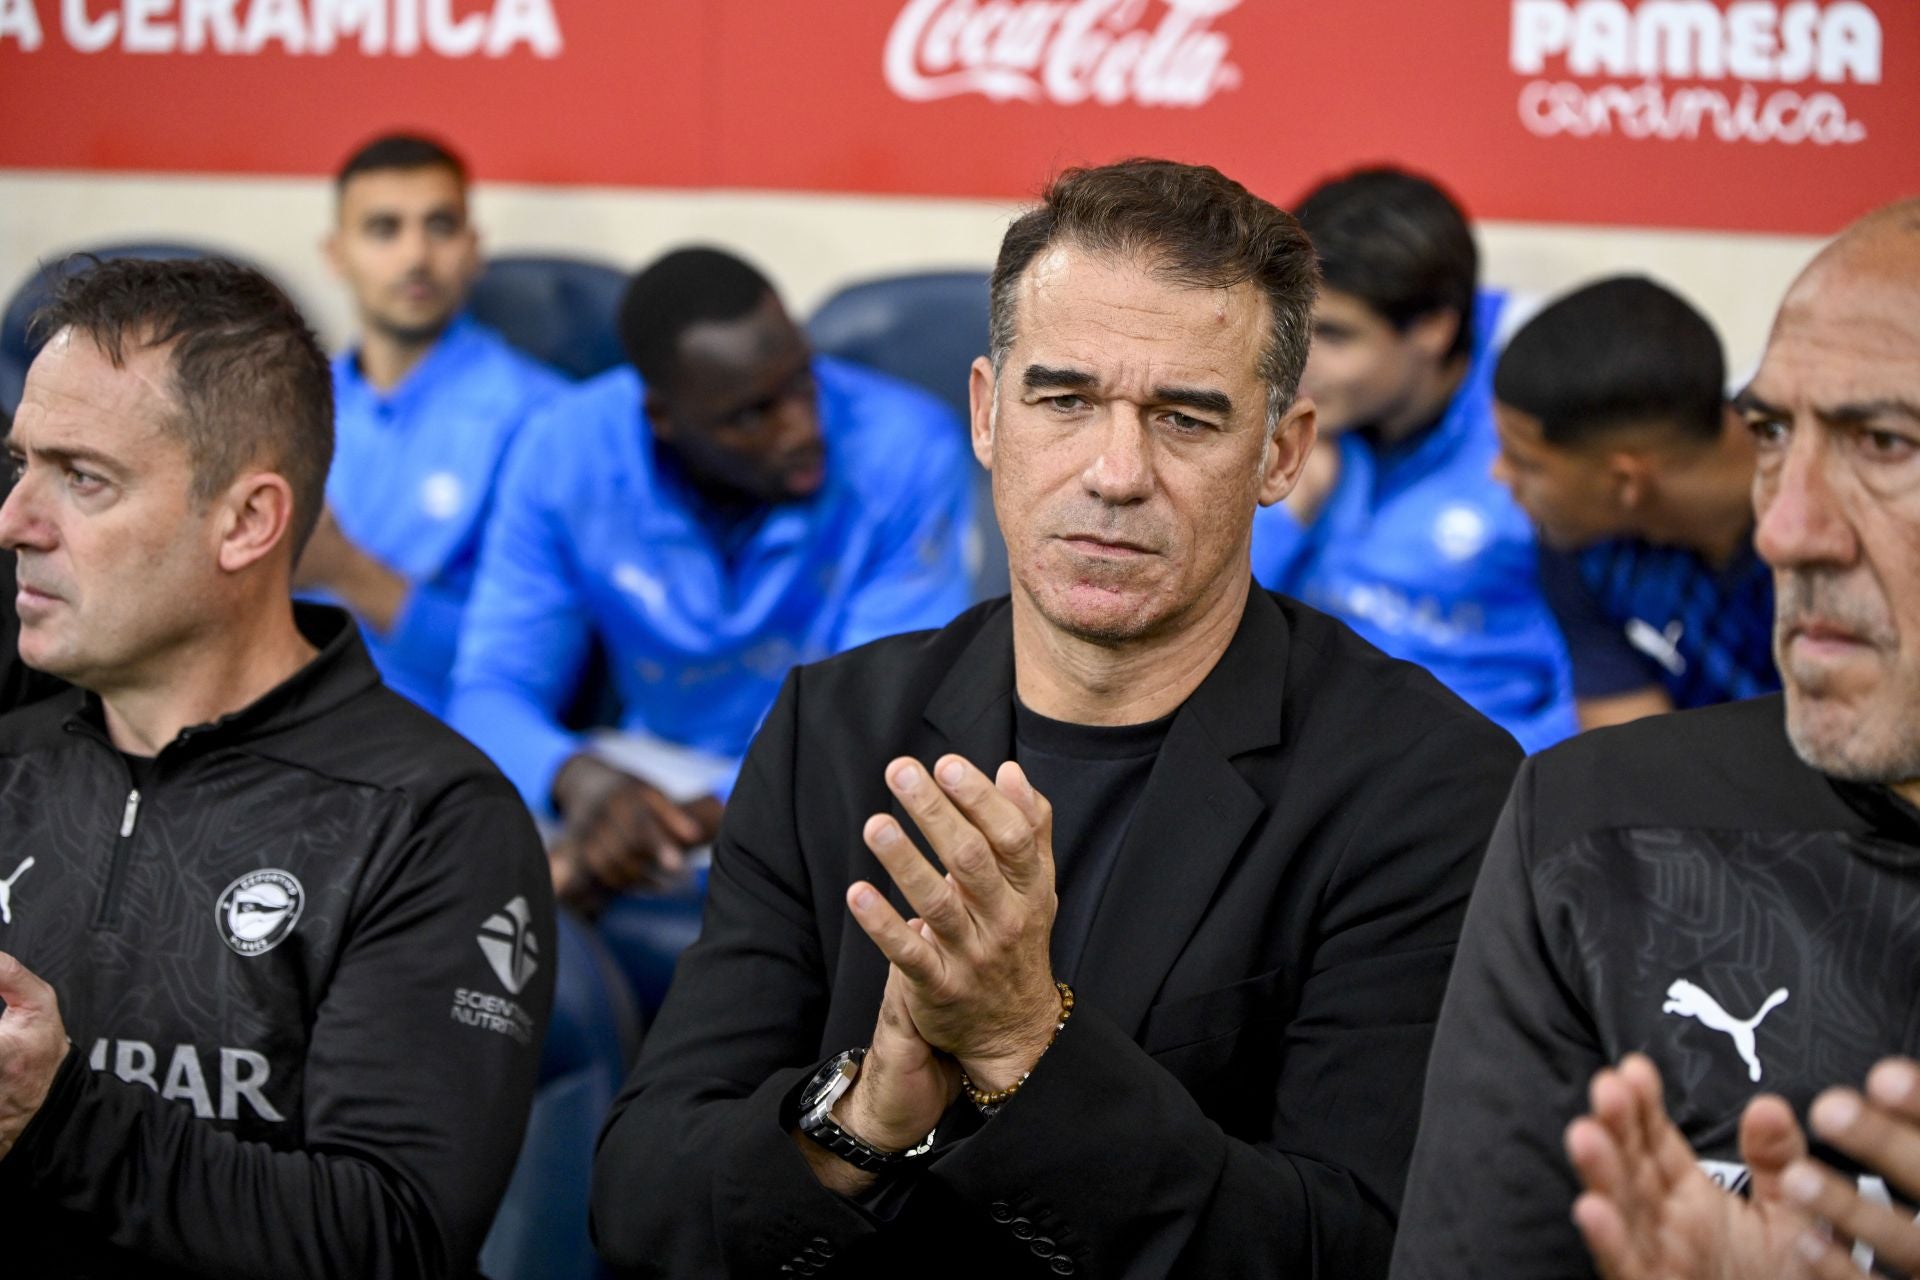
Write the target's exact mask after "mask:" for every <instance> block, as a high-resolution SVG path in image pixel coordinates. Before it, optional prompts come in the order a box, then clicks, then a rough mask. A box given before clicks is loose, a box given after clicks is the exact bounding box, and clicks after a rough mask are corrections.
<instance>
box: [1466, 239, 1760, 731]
mask: <svg viewBox="0 0 1920 1280" xmlns="http://www.w3.org/2000/svg"><path fill="white" fill-rule="evenodd" d="M1725 383H1726V362H1725V358H1724V357H1723V356H1722V354H1721V350H1720V338H1719V335H1718V334H1716V333H1715V332H1714V331H1713V326H1712V324H1710V323H1709V322H1708V321H1707V318H1706V317H1705V316H1703V315H1701V314H1700V313H1699V312H1698V311H1696V310H1695V309H1694V308H1693V307H1692V306H1691V305H1689V304H1688V303H1687V301H1686V300H1685V299H1683V298H1681V297H1679V296H1678V295H1676V294H1674V293H1673V292H1671V291H1670V290H1667V289H1665V288H1663V287H1661V286H1660V285H1658V284H1656V283H1654V282H1653V281H1651V280H1646V279H1642V278H1639V277H1634V276H1620V277H1615V278H1612V279H1607V280H1601V281H1598V282H1596V283H1594V284H1590V285H1587V286H1585V287H1584V288H1581V289H1577V290H1575V291H1574V292H1572V293H1570V294H1568V295H1567V296H1566V297H1564V298H1560V299H1558V300H1557V301H1555V302H1554V303H1553V304H1552V305H1551V306H1548V307H1546V308H1545V309H1543V310H1542V311H1541V312H1540V313H1539V314H1538V315H1536V316H1535V317H1533V319H1531V320H1529V321H1528V322H1527V323H1526V325H1525V326H1523V327H1522V328H1521V329H1520V330H1519V331H1518V332H1516V333H1515V334H1514V336H1513V342H1512V343H1511V344H1510V345H1509V346H1508V347H1507V349H1506V351H1505V352H1504V353H1502V355H1501V357H1500V367H1499V370H1498V371H1497V372H1496V373H1495V374H1494V394H1495V398H1496V405H1495V410H1496V413H1497V415H1498V421H1499V428H1500V441H1501V459H1500V465H1499V476H1500V478H1501V480H1502V481H1504V482H1505V483H1506V484H1507V485H1508V486H1509V487H1510V488H1511V489H1512V490H1513V494H1514V497H1515V498H1516V499H1517V500H1518V501H1519V503H1520V504H1521V505H1522V506H1523V507H1525V508H1526V510H1527V513H1528V514H1529V515H1530V516H1531V517H1532V518H1533V520H1534V523H1535V524H1536V525H1538V526H1539V530H1540V539H1541V543H1542V548H1541V577H1542V580H1543V582H1544V584H1545V587H1546V593H1547V599H1548V602H1549V603H1550V604H1551V605H1552V606H1553V609H1554V612H1555V614H1556V615H1557V616H1558V617H1559V621H1560V625H1561V629H1562V630H1563V631H1565V633H1566V636H1567V644H1568V647H1569V649H1570V650H1571V652H1572V655H1573V674H1574V695H1575V697H1576V698H1577V700H1578V706H1579V711H1580V722H1581V725H1582V726H1583V727H1585V728H1598V727H1600V726H1603V725H1609V724H1618V723H1621V722H1623V721H1626V720H1632V719H1637V718H1638V717H1640V716H1643V715H1653V714H1658V713H1660V712H1664V711H1671V710H1673V709H1675V708H1682V709H1684V708H1688V707H1703V706H1708V705H1710V704H1712V703H1716V702H1731V701H1738V700H1740V699H1744V698H1752V697H1758V696H1760V695H1763V694H1768V693H1776V692H1778V691H1779V689H1780V673H1779V671H1778V670H1777V669H1776V668H1775V666H1774V657H1773V612H1774V610H1773V577H1772V574H1771V573H1769V572H1768V570H1767V567H1766V565H1765V564H1764V563H1762V562H1761V560H1760V558H1759V557H1758V556H1757V555H1756V554H1755V551H1754V546H1753V511H1752V507H1751V504H1750V490H1751V487H1752V484H1753V468H1754V444H1753V435H1752V432H1750V431H1749V430H1748V429H1747V427H1746V425H1745V424H1744V423H1742V422H1741V421H1740V418H1739V416H1738V415H1737V414H1736V413H1734V412H1733V411H1732V410H1731V409H1729V407H1728V405H1727V403H1726V392H1725Z"/></svg>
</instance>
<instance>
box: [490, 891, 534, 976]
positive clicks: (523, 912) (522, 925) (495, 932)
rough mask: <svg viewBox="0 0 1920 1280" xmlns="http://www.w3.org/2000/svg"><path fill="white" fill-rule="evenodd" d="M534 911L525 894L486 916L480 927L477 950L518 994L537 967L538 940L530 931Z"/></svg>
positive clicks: (531, 930) (531, 929)
mask: <svg viewBox="0 0 1920 1280" xmlns="http://www.w3.org/2000/svg"><path fill="white" fill-rule="evenodd" d="M532 921H533V912H532V911H531V910H530V909H529V908H528V907H527V900H526V899H525V898H524V897H520V898H515V899H514V900H513V901H512V902H509V903H508V904H507V905H506V906H505V907H503V908H502V909H501V910H499V911H496V912H495V913H494V914H492V915H490V916H488V917H487V922H486V923H485V924H483V925H481V926H480V939H479V941H480V950H481V952H482V953H483V954H484V955H485V956H486V957H487V963H488V964H490V965H492V966H493V971H494V973H495V974H496V975H498V976H499V978H500V982H501V984H502V985H503V986H505V987H506V989H507V990H508V991H509V992H511V993H513V994H514V995H516V996H517V995H519V994H520V992H521V991H522V990H524V989H525V987H526V985H527V980H528V979H529V978H531V977H533V973H534V970H536V969H538V968H539V967H540V962H539V955H540V939H539V937H538V936H537V935H535V933H534V932H533V924H532Z"/></svg>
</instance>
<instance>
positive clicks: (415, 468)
mask: <svg viewBox="0 0 1920 1280" xmlns="http://www.w3.org/2000/svg"><path fill="white" fill-rule="evenodd" d="M334 193H335V212H336V214H337V217H338V223H337V225H336V226H335V227H334V229H333V231H332V233H331V234H330V235H328V237H327V241H326V253H327V261H328V263H329V264H330V265H331V266H332V267H333V270H334V273H335V274H336V275H338V276H339V277H340V279H341V281H342V282H343V283H344V284H346V286H347V287H348V289H350V290H351V291H352V293H353V302H354V309H355V311H356V312H357V313H358V317H359V321H360V339H359V341H358V342H357V343H356V344H355V345H354V346H353V347H352V348H351V349H350V350H347V351H344V352H342V353H340V355H338V356H336V357H335V358H334V361H333V398H334V438H335V440H336V442H337V448H336V450H335V452H334V459H333V471H332V473H331V474H330V475H329V476H328V477H327V511H326V513H325V514H324V515H323V516H322V517H321V520H320V523H319V524H318V525H317V526H316V527H315V529H314V535H313V538H312V539H311V540H310V541H309V542H308V544H307V549H306V552H305V553H304V554H303V555H302V556H301V558H300V565H299V569H298V573H297V575H296V578H295V583H296V585H297V586H299V587H300V588H301V589H303V590H305V591H309V592H314V593H320V594H324V595H327V596H330V597H332V598H333V599H335V600H337V601H338V602H339V603H341V604H344V605H346V606H347V607H348V608H349V609H351V610H352V611H353V613H354V616H355V617H357V618H358V619H359V620H360V625H361V628H362V630H363V631H364V632H365V634H366V637H367V648H368V650H369V651H370V652H371V653H372V654H373V657H374V661H375V662H377V663H378V664H379V665H380V672H381V674H382V675H383V676H384V677H385V678H386V681H387V683H388V684H389V685H390V686H391V687H392V688H393V689H395V690H396V691H397V692H400V693H403V694H405V695H406V696H407V697H409V698H412V699H413V700H414V701H415V702H417V703H419V704H420V705H421V706H423V707H425V708H426V709H427V710H429V711H431V712H433V713H434V714H436V715H439V714H442V713H443V712H444V711H445V710H446V701H447V692H448V682H449V680H450V678H451V676H452V674H453V656H454V649H455V646H456V645H457V644H458V643H459V639H460V617H461V613H462V611H463V610H464V609H465V607H466V602H467V594H468V592H470V591H471V590H472V589H473V575H474V568H475V565H476V563H477V562H478V560H479V557H480V535H481V531H482V530H483V529H484V528H485V525H486V515H487V512H488V510H489V509H490V508H491V506H492V502H493V490H494V483H495V479H496V477H497V476H498V475H499V471H500V462H501V459H502V458H503V457H505V456H506V451H507V446H508V445H509V444H511V443H512V442H513V437H514V435H515V434H516V433H517V432H518V431H519V429H520V426H521V424H522V423H523V422H525V421H526V418H527V415H528V414H529V413H530V412H531V411H532V410H533V409H534V408H536V407H537V406H539V405H540V404H541V403H543V402H544V401H546V400H547V399H549V398H551V397H552V396H553V395H554V394H555V393H556V392H558V391H559V390H560V389H561V388H562V387H564V386H565V385H566V382H565V380H564V379H563V378H561V376H560V375H559V374H557V373H555V372H554V371H553V370H551V369H548V368H547V367H546V366H545V365H542V364H540V363H539V362H537V361H535V360H533V359H532V358H531V357H529V356H527V355H524V354H522V353H521V352H519V351H516V350H515V349H514V348H513V347H511V346H508V345H507V341H506V339H505V338H502V337H501V336H500V335H499V334H498V333H495V332H494V331H493V330H492V329H489V328H487V327H486V326H485V325H483V324H481V323H480V322H479V321H478V320H475V319H474V318H473V317H472V316H470V315H466V314H464V312H463V308H464V307H465V305H466V299H467V290H468V289H469V287H471V285H472V284H473V282H474V280H475V278H476V277H477V276H478V275H479V272H480V237H479V235H478V233H477V232H476V231H475V230H474V226H473V223H472V221H471V220H470V219H469V218H468V213H467V169H466V165H465V164H464V163H462V161H461V160H460V157H458V156H457V155H455V154H454V153H453V152H452V151H450V150H448V149H447V147H446V146H445V145H443V144H442V143H439V142H436V141H434V140H433V139H431V138H423V137H417V136H414V135H411V134H388V135H386V136H384V137H380V138H375V139H374V140H373V141H371V142H369V143H367V144H366V145H365V146H363V147H361V148H360V149H359V150H357V151H355V152H354V154H353V155H352V156H350V157H349V158H348V160H347V162H346V164H344V165H342V166H341V169H340V173H339V176H338V177H337V178H335V180H334Z"/></svg>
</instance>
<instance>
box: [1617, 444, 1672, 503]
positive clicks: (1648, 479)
mask: <svg viewBox="0 0 1920 1280" xmlns="http://www.w3.org/2000/svg"><path fill="white" fill-rule="evenodd" d="M1606 466H1607V488H1608V491H1609V492H1610V493H1611V494H1612V495H1613V500H1614V504H1615V505H1616V506H1617V507H1618V508H1619V509H1620V510H1621V511H1622V512H1627V513H1632V512H1637V511H1644V510H1646V508H1647V507H1648V506H1649V505H1651V504H1652V502H1653V498H1654V494H1655V492H1656V491H1657V490H1658V488H1659V484H1660V468H1659V465H1658V463H1657V461H1656V460H1655V458H1654V456H1653V455H1652V454H1651V453H1649V452H1647V451H1646V450H1643V449H1615V450H1614V451H1613V452H1611V453H1609V454H1608V455H1607V462H1606Z"/></svg>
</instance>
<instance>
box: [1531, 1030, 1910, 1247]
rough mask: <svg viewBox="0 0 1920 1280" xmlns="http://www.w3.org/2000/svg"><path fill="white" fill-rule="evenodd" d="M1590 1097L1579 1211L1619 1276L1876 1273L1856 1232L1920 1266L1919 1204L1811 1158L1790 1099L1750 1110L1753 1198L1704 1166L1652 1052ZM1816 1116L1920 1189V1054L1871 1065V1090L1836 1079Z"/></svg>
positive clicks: (1848, 1149)
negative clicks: (1860, 1183)
mask: <svg viewBox="0 0 1920 1280" xmlns="http://www.w3.org/2000/svg"><path fill="white" fill-rule="evenodd" d="M1590 1099H1591V1106H1592V1110H1591V1111H1590V1113H1589V1114H1588V1115H1585V1116H1583V1117H1581V1118H1580V1119H1578V1120H1576V1121H1574V1122H1573V1124H1572V1125H1570V1126H1569V1127H1568V1129H1567V1154H1568V1156H1569V1157H1570V1158H1571V1159H1572V1161H1573V1166H1574V1169H1575V1171H1576V1172H1577V1173H1578V1174H1579V1176H1580V1180H1581V1181H1582V1182H1583V1183H1584V1184H1585V1185H1586V1192H1585V1193H1584V1194H1583V1195H1582V1196H1581V1197H1580V1199H1579V1200H1578V1201H1577V1202H1576V1203H1575V1205H1574V1220H1575V1221H1576V1222H1577V1223H1578V1225H1579V1227H1580V1231H1581V1234H1582V1235H1583V1236H1585V1237H1586V1241H1587V1247H1588V1248H1589V1249H1590V1250H1591V1251H1592V1253H1593V1256H1594V1261H1595V1262H1596V1263H1597V1264H1598V1266H1599V1268H1600V1273H1601V1274H1602V1275H1603V1276H1604V1277H1606V1280H1708V1278H1712V1280H1776V1278H1778V1280H1789V1278H1791V1280H1808V1278H1811V1280H1844V1278H1845V1277H1858V1276H1860V1275H1862V1274H1866V1273H1863V1272H1862V1271H1861V1270H1860V1268H1859V1267H1858V1266H1857V1265H1856V1264H1855V1263H1854V1260H1853V1250H1852V1248H1851V1246H1850V1242H1853V1241H1857V1242H1859V1243H1860V1244H1863V1245H1867V1246H1869V1247H1871V1248H1872V1250H1873V1252H1874V1259H1875V1265H1876V1266H1879V1267H1888V1268H1898V1269H1899V1271H1900V1272H1901V1273H1914V1272H1920V1226H1916V1224H1915V1222H1914V1219H1913V1215H1912V1213H1911V1212H1907V1213H1901V1212H1899V1211H1897V1210H1895V1209H1891V1208H1888V1207H1887V1206H1885V1205H1882V1204H1877V1203H1875V1202H1874V1201H1872V1200H1870V1199H1868V1198H1867V1197H1865V1196H1863V1195H1861V1194H1860V1192H1859V1191H1858V1190H1857V1189H1856V1186H1855V1184H1854V1182H1853V1180H1852V1179H1850V1178H1846V1177H1843V1176H1842V1175H1840V1174H1838V1173H1836V1172H1835V1171H1833V1170H1832V1169H1829V1168H1827V1167H1826V1166H1825V1165H1823V1164H1820V1163H1819V1162H1817V1161H1814V1160H1811V1159H1809V1158H1808V1156H1807V1141H1806V1137H1805V1135H1804V1134H1802V1133H1801V1131H1800V1127H1799V1125H1798V1124H1797V1123H1796V1122H1795V1120H1794V1116H1793V1111H1792V1109H1791V1108H1790V1107H1788V1105H1787V1104H1786V1102H1784V1101H1783V1100H1782V1099H1780V1098H1777V1097H1771V1096H1762V1097H1758V1098H1755V1099H1754V1100H1753V1101H1752V1102H1750V1103H1748V1104H1747V1109H1746V1111H1745V1112H1744V1113H1743V1114H1742V1116H1741V1118H1740V1155H1741V1159H1742V1160H1744V1161H1745V1162H1746V1165H1747V1168H1748V1171H1749V1173H1750V1175H1751V1179H1752V1181H1751V1189H1750V1194H1749V1196H1748V1198H1746V1199H1741V1198H1740V1197H1737V1196H1733V1195H1729V1194H1727V1193H1726V1192H1724V1191H1722V1190H1721V1189H1720V1188H1719V1187H1717V1186H1715V1185H1714V1184H1713V1182H1711V1181H1710V1180H1709V1179H1708V1178H1707V1176H1706V1175H1705V1174H1704V1173H1702V1172H1701V1171H1700V1168H1699V1166H1698V1165H1697V1164H1696V1163H1695V1161H1694V1157H1693V1152H1692V1151H1691V1150H1690V1149H1689V1148H1688V1146H1687V1143H1686V1140H1685V1139H1684V1138H1683V1137H1682V1136H1681V1134H1680V1131H1679V1130H1678V1129H1677V1128H1675V1127H1674V1124H1673V1122H1672V1120H1671V1119H1669V1118H1668V1116H1667V1112H1666V1107H1665V1105H1664V1102H1663V1100H1662V1097H1661V1085H1660V1075H1659V1073H1658V1071H1656V1070H1655V1069H1654V1066H1653V1064H1652V1063H1651V1062H1650V1061H1648V1060H1647V1059H1646V1058H1644V1057H1641V1056H1640V1055H1638V1054H1636V1055H1633V1056H1630V1057H1628V1058H1627V1059H1626V1060H1625V1061H1624V1062H1622V1063H1621V1065H1620V1066H1619V1068H1618V1069H1609V1070H1606V1071H1602V1072H1600V1073H1599V1074H1598V1075H1596V1076H1595V1077H1594V1079H1593V1084H1592V1087H1591V1090H1590ZM1808 1118H1809V1120H1810V1121H1811V1123H1812V1127H1813V1131H1814V1133H1815V1134H1817V1135H1818V1136H1819V1137H1820V1138H1821V1140H1822V1141H1824V1142H1826V1143H1828V1144H1830V1145H1831V1146H1833V1147H1834V1148H1835V1149H1836V1150H1838V1151H1841V1152H1844V1153H1845V1154H1847V1155H1848V1156H1851V1157H1852V1158H1853V1159H1855V1160H1857V1161H1859V1162H1860V1163H1861V1164H1862V1165H1863V1166H1865V1167H1866V1168H1868V1169H1871V1170H1874V1171H1876V1172H1878V1173H1881V1174H1883V1175H1884V1176H1885V1177H1886V1179H1887V1181H1888V1183H1889V1184H1891V1189H1892V1191H1893V1192H1894V1194H1895V1195H1898V1196H1904V1197H1905V1198H1907V1199H1908V1200H1909V1201H1911V1200H1915V1199H1920V1064H1915V1063H1913V1062H1910V1061H1908V1060H1906V1059H1900V1058H1889V1059H1887V1060H1885V1061H1883V1062H1881V1063H1880V1064H1879V1065H1878V1066H1876V1067H1875V1068H1874V1069H1873V1071H1872V1072H1871V1073H1870V1074H1869V1075H1868V1077H1867V1082H1866V1092H1865V1094H1864V1095H1862V1094H1860V1093H1856V1092H1855V1091H1854V1090H1852V1089H1829V1090H1827V1092H1825V1093H1823V1094H1821V1095H1820V1097H1819V1098H1818V1099H1816V1100H1815V1101H1814V1104H1813V1107H1812V1109H1811V1111H1810V1113H1809V1117H1808ZM1872 1274H1880V1273H1879V1272H1878V1271H1876V1272H1874V1273H1872Z"/></svg>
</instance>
